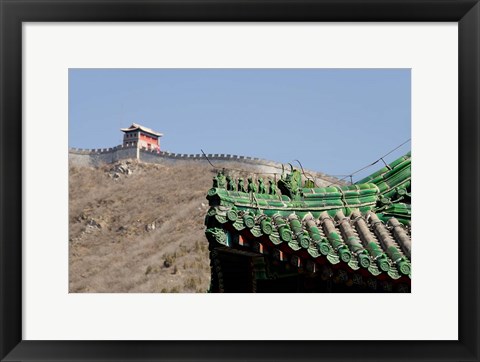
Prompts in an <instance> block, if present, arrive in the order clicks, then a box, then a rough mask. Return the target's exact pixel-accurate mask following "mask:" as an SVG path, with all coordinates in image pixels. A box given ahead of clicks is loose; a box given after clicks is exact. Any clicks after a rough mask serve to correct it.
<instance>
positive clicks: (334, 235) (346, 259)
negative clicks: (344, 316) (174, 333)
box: [205, 153, 411, 293]
mask: <svg viewBox="0 0 480 362" xmlns="http://www.w3.org/2000/svg"><path fill="white" fill-rule="evenodd" d="M410 192H411V155H410V153H408V154H406V155H405V156H402V157H400V158H399V159H397V160H395V161H394V162H392V163H391V164H389V165H387V166H385V167H383V168H382V169H380V170H378V171H377V172H375V173H373V174H372V175H370V176H368V177H366V178H364V179H362V180H360V181H359V182H357V183H355V184H352V185H345V186H328V187H316V186H315V184H314V182H313V180H309V179H308V178H306V177H305V176H303V175H302V173H301V172H300V171H298V170H295V169H293V167H292V168H291V170H290V172H289V173H284V174H283V175H282V176H281V178H280V179H279V180H278V182H274V181H273V180H266V181H264V180H263V179H262V178H258V180H256V181H254V178H253V177H249V178H248V181H245V182H244V180H243V179H238V180H235V179H234V178H233V177H231V175H226V174H225V171H221V172H219V173H218V175H217V176H216V177H215V178H214V180H213V187H212V188H211V189H210V190H209V191H208V195H207V199H208V200H209V205H210V208H209V211H208V213H207V215H206V218H205V225H206V231H205V233H206V236H207V239H208V241H209V251H210V265H211V284H210V290H209V291H210V292H212V293H215V292H363V293H365V292H410V290H411V236H410V232H411V222H410V220H411V206H410V205H411V193H410Z"/></svg>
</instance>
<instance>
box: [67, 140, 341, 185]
mask: <svg viewBox="0 0 480 362" xmlns="http://www.w3.org/2000/svg"><path fill="white" fill-rule="evenodd" d="M68 158H69V162H70V164H71V165H77V166H100V165H102V164H108V163H114V162H118V161H121V160H126V159H137V160H139V161H141V162H146V163H157V164H172V163H184V162H202V163H208V161H211V163H212V164H213V165H214V166H215V167H219V168H222V167H225V168H229V167H231V166H232V165H235V164H238V168H241V169H245V171H251V172H259V173H268V174H278V175H280V174H281V173H282V168H283V165H282V164H281V163H279V162H274V161H270V160H265V159H261V158H257V157H249V156H241V155H232V154H225V153H210V154H206V157H205V155H203V154H200V153H197V154H186V153H172V152H168V151H156V150H148V149H145V148H137V147H136V146H123V145H119V146H116V147H110V148H98V149H82V148H70V149H69V156H68ZM305 172H306V173H307V174H310V175H311V176H313V177H314V178H315V179H318V180H322V181H321V182H320V184H319V186H326V185H328V184H330V183H337V182H338V180H337V179H335V178H333V177H329V176H326V175H324V174H322V173H319V172H316V171H310V170H305Z"/></svg>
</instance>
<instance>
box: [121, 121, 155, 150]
mask: <svg viewBox="0 0 480 362" xmlns="http://www.w3.org/2000/svg"><path fill="white" fill-rule="evenodd" d="M121 131H122V132H124V133H125V134H124V135H123V146H124V147H131V146H137V147H138V148H146V149H147V150H155V151H160V137H162V136H163V134H162V133H158V132H155V131H153V130H151V129H150V128H147V127H144V126H142V125H139V124H136V123H133V124H132V125H131V126H130V127H129V128H121Z"/></svg>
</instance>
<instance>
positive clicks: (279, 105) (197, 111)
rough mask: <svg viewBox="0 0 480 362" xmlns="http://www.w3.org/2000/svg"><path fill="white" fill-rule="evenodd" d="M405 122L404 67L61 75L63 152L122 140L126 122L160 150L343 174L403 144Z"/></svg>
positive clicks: (403, 150) (408, 102)
mask: <svg viewBox="0 0 480 362" xmlns="http://www.w3.org/2000/svg"><path fill="white" fill-rule="evenodd" d="M410 119H411V77H410V69H70V70H69V146H70V147H78V148H105V147H112V146H115V145H118V144H121V143H122V135H123V134H122V132H121V131H120V130H119V129H120V128H122V127H128V126H130V125H131V124H132V123H133V122H135V123H140V124H142V125H144V126H146V127H149V128H152V129H154V130H156V131H158V132H161V133H163V134H164V136H163V137H162V138H161V148H162V150H166V151H170V152H177V153H200V149H203V150H204V151H205V152H206V153H230V154H237V155H245V156H253V157H260V158H265V159H268V160H273V161H278V162H283V163H288V162H293V161H294V160H297V159H298V160H300V161H301V162H302V164H303V167H304V168H307V169H310V170H315V171H321V172H324V173H327V174H330V175H344V174H350V173H351V172H353V171H355V170H357V169H360V168H361V167H363V166H365V165H366V164H369V163H371V162H373V161H375V160H376V159H378V158H379V157H380V156H382V155H384V154H386V153H387V152H388V151H390V150H391V149H393V148H395V147H396V146H398V145H400V144H401V143H403V142H404V141H406V140H407V139H409V138H410V132H411V120H410ZM409 150H410V143H407V144H406V145H404V146H402V147H401V148H400V149H399V150H397V151H395V152H393V153H392V154H391V155H389V156H388V157H387V158H386V161H387V162H389V161H392V160H393V159H395V158H396V157H399V156H401V155H402V154H404V153H406V152H408V151H409ZM381 166H382V165H381V164H380V163H379V164H377V165H375V166H374V167H372V168H371V169H368V170H366V171H364V172H362V173H361V174H358V175H357V176H356V177H355V178H354V181H355V179H359V178H360V177H362V176H364V175H366V174H369V173H372V172H373V171H375V169H377V168H379V167H381Z"/></svg>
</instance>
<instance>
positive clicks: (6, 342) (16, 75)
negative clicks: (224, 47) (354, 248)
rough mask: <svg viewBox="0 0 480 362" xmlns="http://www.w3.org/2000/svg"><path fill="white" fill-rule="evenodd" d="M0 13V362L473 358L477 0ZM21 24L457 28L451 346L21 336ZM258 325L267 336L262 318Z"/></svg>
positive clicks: (273, 0)
mask: <svg viewBox="0 0 480 362" xmlns="http://www.w3.org/2000/svg"><path fill="white" fill-rule="evenodd" d="M0 16H1V44H0V47H1V48H0V52H1V69H0V71H1V74H0V79H1V87H0V92H1V94H0V101H1V104H0V112H1V114H0V117H1V118H0V142H1V144H0V147H1V151H0V175H1V179H0V202H1V208H0V247H1V249H0V251H1V254H0V258H1V259H0V267H1V269H0V278H1V279H0V291H1V294H0V360H1V361H54V360H58V361H59V360H65V361H70V360H77V361H80V360H85V361H97V360H102V361H105V360H123V361H133V360H138V361H146V360H149V361H152V360H159V361H167V360H168V361H170V360H171V361H180V360H181V361H200V360H202V361H217V360H222V361H223V360H227V361H240V360H241V361H248V360H252V361H267V360H268V361H290V360H292V361H297V360H299V361H301V360H384V361H387V360H388V361H390V360H391V361H394V360H395V361H400V360H412V361H415V360H418V361H419V360H422V361H425V360H448V361H478V360H479V347H478V340H479V335H478V331H479V310H478V302H479V300H478V299H479V262H478V261H479V260H480V256H479V246H478V243H479V241H480V240H479V237H478V235H479V234H478V232H479V224H480V222H479V221H478V220H479V219H478V216H479V215H478V207H479V185H480V183H479V171H480V170H479V163H480V160H479V143H480V142H479V141H480V137H479V115H480V114H479V104H480V72H479V68H480V43H479V41H480V5H479V3H478V0H414V1H412V0H381V1H377V0H336V1H332V0H326V1H323V0H299V1H294V0H292V1H286V0H258V1H249V0H231V1H230V0H198V1H194V0H178V1H171V0H163V1H162V0H140V1H134V0H123V1H105V0H100V1H89V0H73V1H68V0H63V1H57V0H38V1H35V0H28V1H18V0H0ZM25 21H29V22H42V21H48V22H59V21H61V22H73V21H82V22H97V21H105V22H120V21H122V22H129V21H136V22H138V21H265V22H270V21H311V22H316V21H336V22H345V21H356V22H360V21H382V22H405V21H428V22H445V21H449V22H458V32H459V33H458V34H459V38H458V40H459V51H458V56H459V58H458V59H459V94H458V102H459V174H458V181H459V193H458V196H459V241H460V243H459V295H458V298H459V316H458V320H459V340H458V341H287V342H285V341H31V340H28V341H24V340H22V22H25ZM447 272H448V271H447ZM262 323H263V324H264V325H265V333H268V325H267V324H268V322H267V321H265V322H262ZM233 327H234V326H233ZM226 337H227V338H228V331H226ZM266 337H268V336H266Z"/></svg>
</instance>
